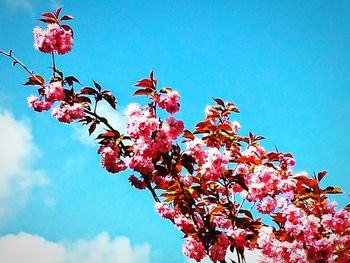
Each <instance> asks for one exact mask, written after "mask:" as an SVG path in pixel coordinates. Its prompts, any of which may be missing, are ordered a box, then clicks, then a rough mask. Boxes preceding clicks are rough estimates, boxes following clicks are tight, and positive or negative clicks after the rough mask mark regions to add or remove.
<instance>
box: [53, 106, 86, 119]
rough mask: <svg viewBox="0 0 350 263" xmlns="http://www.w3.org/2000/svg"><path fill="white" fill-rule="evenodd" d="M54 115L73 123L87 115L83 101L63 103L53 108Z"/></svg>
mask: <svg viewBox="0 0 350 263" xmlns="http://www.w3.org/2000/svg"><path fill="white" fill-rule="evenodd" d="M52 116H54V117H55V118H56V119H57V120H59V121H60V122H65V123H71V122H72V121H74V120H77V119H81V118H82V117H84V116H85V113H84V107H83V105H82V104H81V103H74V104H73V105H70V104H67V103H65V104H61V105H60V106H57V107H55V108H53V109H52Z"/></svg>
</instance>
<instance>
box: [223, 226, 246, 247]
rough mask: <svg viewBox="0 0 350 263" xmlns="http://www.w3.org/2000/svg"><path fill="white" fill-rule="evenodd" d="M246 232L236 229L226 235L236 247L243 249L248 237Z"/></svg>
mask: <svg viewBox="0 0 350 263" xmlns="http://www.w3.org/2000/svg"><path fill="white" fill-rule="evenodd" d="M248 233H249V232H248V231H247V230H245V229H242V228H236V229H234V230H229V231H228V232H227V235H228V236H230V237H232V238H233V240H234V243H235V245H236V246H238V247H245V246H246V245H247V243H248V241H247V239H246V237H247V235H248Z"/></svg>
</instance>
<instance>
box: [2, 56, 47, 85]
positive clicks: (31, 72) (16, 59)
mask: <svg viewBox="0 0 350 263" xmlns="http://www.w3.org/2000/svg"><path fill="white" fill-rule="evenodd" d="M0 54H3V55H4V56H7V57H9V58H11V59H12V60H13V65H14V66H15V65H16V64H18V65H20V66H21V67H22V68H23V69H24V70H25V71H27V72H28V73H29V74H30V75H31V76H32V77H33V78H34V79H35V80H37V81H38V83H40V86H42V87H43V88H45V84H44V83H42V82H41V80H40V79H38V78H37V76H35V75H34V71H32V70H30V69H29V68H28V67H27V66H26V65H24V64H23V63H22V62H21V61H20V60H19V59H18V58H16V57H15V56H13V55H12V50H10V51H9V52H5V51H3V50H1V49H0Z"/></svg>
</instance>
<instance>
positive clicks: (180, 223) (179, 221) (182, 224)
mask: <svg viewBox="0 0 350 263" xmlns="http://www.w3.org/2000/svg"><path fill="white" fill-rule="evenodd" d="M174 223H175V225H176V226H177V227H178V228H179V229H180V230H181V231H182V232H184V233H187V232H190V231H192V230H193V228H194V226H193V222H192V220H191V219H189V218H186V217H184V216H178V217H175V219H174Z"/></svg>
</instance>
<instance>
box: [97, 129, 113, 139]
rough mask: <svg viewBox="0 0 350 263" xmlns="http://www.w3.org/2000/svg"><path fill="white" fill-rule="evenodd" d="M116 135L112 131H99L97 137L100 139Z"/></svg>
mask: <svg viewBox="0 0 350 263" xmlns="http://www.w3.org/2000/svg"><path fill="white" fill-rule="evenodd" d="M115 136H116V135H115V133H114V132H112V131H108V132H105V133H101V134H100V135H99V136H97V139H102V138H114V137H115Z"/></svg>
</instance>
